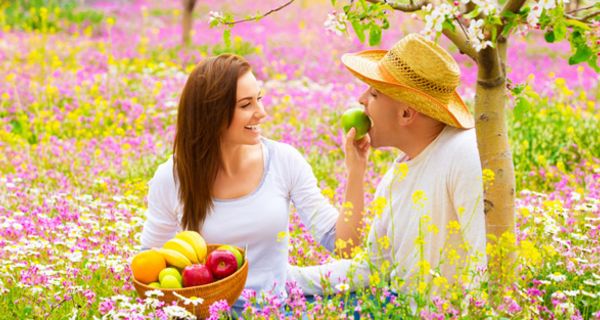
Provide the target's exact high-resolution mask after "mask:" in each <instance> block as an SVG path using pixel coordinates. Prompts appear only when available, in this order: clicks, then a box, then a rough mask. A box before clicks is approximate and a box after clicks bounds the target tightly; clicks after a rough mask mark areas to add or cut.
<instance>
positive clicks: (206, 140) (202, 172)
mask: <svg viewBox="0 0 600 320" xmlns="http://www.w3.org/2000/svg"><path fill="white" fill-rule="evenodd" d="M261 99H262V93H261V90H260V87H259V84H258V82H257V80H256V78H255V77H254V75H253V73H252V71H251V67H250V65H249V64H248V62H247V61H246V60H244V59H243V58H242V57H240V56H236V55H231V54H224V55H220V56H217V57H210V58H207V59H205V60H203V61H202V62H201V63H200V64H199V65H198V66H197V67H196V68H195V69H194V70H193V71H192V73H191V74H190V76H189V78H188V80H187V82H186V84H185V87H184V89H183V93H182V95H181V100H180V102H179V109H178V115H177V132H176V137H175V145H174V148H173V150H174V152H173V153H174V154H173V157H172V158H170V159H169V160H168V161H166V162H165V163H163V164H161V165H160V166H159V167H158V169H157V171H156V173H155V175H154V177H153V178H152V180H151V181H150V183H149V193H148V211H147V220H146V222H145V224H144V229H143V232H142V237H141V241H142V247H145V248H150V247H160V246H162V245H163V244H164V243H165V242H166V241H167V240H169V239H170V238H172V237H173V236H174V235H175V234H176V233H177V232H178V231H180V230H184V229H185V230H196V231H198V232H200V233H201V234H202V236H203V237H204V238H205V240H206V241H207V243H226V244H232V245H237V246H240V247H245V246H246V245H247V248H248V252H247V258H248V261H249V272H248V279H247V281H246V288H248V289H252V290H255V291H257V292H259V293H260V292H261V291H270V290H274V292H275V293H276V294H281V295H285V276H286V267H287V262H288V238H287V237H285V238H283V239H281V238H280V237H279V239H278V236H279V235H280V234H281V233H282V232H283V233H286V232H287V231H288V224H289V213H290V201H291V202H293V203H294V206H295V207H296V209H297V211H298V213H299V215H300V216H301V218H302V220H303V222H304V223H305V225H306V226H307V227H308V228H309V230H311V232H312V234H313V236H314V238H315V240H316V241H318V242H320V243H321V244H323V245H325V246H326V247H327V248H328V249H329V250H331V249H332V248H333V244H334V242H335V240H336V239H349V238H352V239H353V242H354V243H358V234H357V231H356V230H357V226H358V224H359V223H360V212H361V211H362V208H363V204H362V203H363V199H362V192H361V191H362V190H361V188H362V179H363V176H364V173H365V170H366V159H367V155H368V141H365V140H361V141H360V142H352V143H347V144H346V145H347V146H346V154H347V155H346V166H347V168H348V174H349V176H348V178H349V180H350V181H353V180H356V181H360V183H358V184H357V183H354V184H352V183H349V185H352V187H349V189H347V190H346V199H345V200H346V201H350V202H352V203H353V204H354V209H353V210H354V211H356V212H358V214H352V215H351V218H350V219H345V218H346V216H345V215H342V217H340V218H338V216H339V214H338V211H337V210H336V209H335V208H334V207H333V206H332V205H331V204H330V203H329V202H328V201H327V199H326V198H325V197H323V196H322V194H321V192H320V190H319V188H318V187H317V180H316V178H315V177H314V174H313V172H312V170H311V168H310V165H309V164H308V163H307V162H306V160H305V159H304V158H303V157H302V155H301V154H300V153H299V152H298V151H297V150H296V149H294V148H293V147H291V146H289V145H286V144H283V143H280V142H276V141H273V140H269V139H266V138H263V137H262V136H261V129H260V126H261V124H262V123H263V122H264V121H265V119H266V117H267V113H266V112H265V108H264V106H263V104H262V102H261ZM349 139H351V140H349ZM353 139H354V130H351V131H350V132H349V134H348V135H347V136H346V141H354V140H353ZM354 194H358V195H360V199H354V198H353V195H354ZM355 198H358V197H355ZM238 302H239V301H238ZM240 306H241V304H238V303H236V307H240Z"/></svg>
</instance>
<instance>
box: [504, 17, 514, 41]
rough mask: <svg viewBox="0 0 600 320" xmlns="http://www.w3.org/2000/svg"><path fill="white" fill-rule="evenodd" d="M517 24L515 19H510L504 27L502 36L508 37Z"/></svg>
mask: <svg viewBox="0 0 600 320" xmlns="http://www.w3.org/2000/svg"><path fill="white" fill-rule="evenodd" d="M516 25H517V22H516V21H515V20H514V19H512V20H509V21H508V23H506V25H505V26H504V28H503V29H502V36H504V37H507V36H508V34H509V33H510V30H512V29H513V28H514V27H515V26H516Z"/></svg>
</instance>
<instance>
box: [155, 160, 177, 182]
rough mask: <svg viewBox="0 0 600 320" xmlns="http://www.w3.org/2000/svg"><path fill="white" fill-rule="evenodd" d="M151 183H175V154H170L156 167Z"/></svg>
mask: <svg viewBox="0 0 600 320" xmlns="http://www.w3.org/2000/svg"><path fill="white" fill-rule="evenodd" d="M150 183H160V184H164V185H173V186H174V185H175V177H174V175H173V156H169V158H168V159H167V160H166V161H165V162H163V163H161V164H160V165H158V168H156V171H155V172H154V176H153V177H152V179H151V180H150Z"/></svg>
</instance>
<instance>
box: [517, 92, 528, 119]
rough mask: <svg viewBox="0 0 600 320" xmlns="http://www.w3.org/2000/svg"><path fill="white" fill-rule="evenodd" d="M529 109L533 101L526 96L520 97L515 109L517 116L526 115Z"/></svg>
mask: <svg viewBox="0 0 600 320" xmlns="http://www.w3.org/2000/svg"><path fill="white" fill-rule="evenodd" d="M529 109H531V103H529V100H527V98H525V97H518V98H517V103H516V105H515V108H514V109H513V113H514V114H515V118H516V119H518V118H520V117H521V116H522V115H524V114H525V113H526V112H527V111H528V110H529Z"/></svg>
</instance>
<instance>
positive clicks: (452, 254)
mask: <svg viewBox="0 0 600 320" xmlns="http://www.w3.org/2000/svg"><path fill="white" fill-rule="evenodd" d="M458 259H460V255H459V254H458V252H456V250H455V249H450V251H448V262H449V263H450V265H455V264H456V262H457V261H458Z"/></svg>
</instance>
